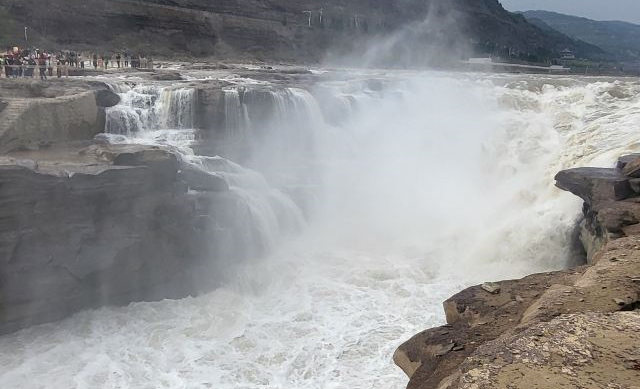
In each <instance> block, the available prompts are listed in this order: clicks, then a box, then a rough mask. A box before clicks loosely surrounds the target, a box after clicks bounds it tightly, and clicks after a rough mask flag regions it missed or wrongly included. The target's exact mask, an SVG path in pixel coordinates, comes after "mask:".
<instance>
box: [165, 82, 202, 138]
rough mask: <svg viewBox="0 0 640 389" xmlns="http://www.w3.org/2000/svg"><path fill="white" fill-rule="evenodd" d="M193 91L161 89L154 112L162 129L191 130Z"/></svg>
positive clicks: (193, 102)
mask: <svg viewBox="0 0 640 389" xmlns="http://www.w3.org/2000/svg"><path fill="white" fill-rule="evenodd" d="M195 95H196V94H195V89H193V88H180V89H163V90H162V92H161V94H160V100H159V101H158V107H157V108H156V112H157V114H158V124H159V125H160V126H161V127H163V128H176V129H185V128H193V125H194V117H195V107H196V106H195V101H196V99H195Z"/></svg>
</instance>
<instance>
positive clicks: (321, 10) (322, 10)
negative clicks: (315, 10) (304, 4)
mask: <svg viewBox="0 0 640 389" xmlns="http://www.w3.org/2000/svg"><path fill="white" fill-rule="evenodd" d="M319 12H320V25H321V26H322V12H324V9H323V8H320V11H319Z"/></svg>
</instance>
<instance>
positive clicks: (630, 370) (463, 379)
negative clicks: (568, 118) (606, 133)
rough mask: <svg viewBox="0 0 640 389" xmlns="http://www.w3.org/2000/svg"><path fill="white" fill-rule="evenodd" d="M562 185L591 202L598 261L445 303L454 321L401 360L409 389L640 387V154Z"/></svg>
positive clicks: (589, 227) (472, 291) (589, 232)
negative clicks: (407, 378)
mask: <svg viewBox="0 0 640 389" xmlns="http://www.w3.org/2000/svg"><path fill="white" fill-rule="evenodd" d="M556 181H557V186H558V187H559V188H561V189H564V190H567V191H570V192H572V193H573V194H575V195H577V196H579V197H581V198H582V199H583V200H584V207H583V215H584V218H583V220H582V222H581V224H580V229H581V233H580V239H581V241H582V243H583V245H584V247H585V250H586V252H587V256H588V264H586V265H584V266H580V267H577V268H575V269H571V270H566V271H559V272H552V273H544V274H535V275H531V276H529V277H526V278H523V279H521V280H511V281H502V282H497V283H485V284H483V285H479V286H474V287H471V288H469V289H467V290H464V291H462V292H460V293H458V294H457V295H455V296H453V297H451V298H450V299H449V300H447V301H445V302H444V310H445V313H446V318H447V325H445V326H442V327H438V328H433V329H429V330H426V331H424V332H421V333H420V334H418V335H416V336H414V337H413V338H411V339H410V340H409V341H407V342H406V343H404V344H403V345H401V346H400V347H399V348H398V349H397V351H396V353H395V355H394V361H395V363H396V364H397V365H398V366H399V367H400V368H401V369H402V370H403V371H404V372H405V373H406V374H407V376H408V377H409V378H410V381H409V384H408V388H409V389H432V388H433V389H436V388H437V389H454V388H456V389H458V388H459V389H461V388H465V389H500V388H504V389H507V388H508V389H515V388H522V389H543V388H544V389H556V388H561V387H566V388H625V389H631V388H638V387H639V386H638V385H639V383H640V332H638V331H639V330H640V310H638V309H639V308H640V224H639V223H640V155H628V156H624V157H621V158H620V159H619V161H618V164H617V166H616V168H614V169H600V168H578V169H570V170H565V171H562V172H560V173H558V175H557V176H556Z"/></svg>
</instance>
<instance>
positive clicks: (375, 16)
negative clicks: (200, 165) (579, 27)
mask: <svg viewBox="0 0 640 389" xmlns="http://www.w3.org/2000/svg"><path fill="white" fill-rule="evenodd" d="M305 11H311V12H310V13H309V12H305ZM0 17H1V18H2V20H3V23H2V26H0V33H1V34H0V44H2V45H4V46H5V47H6V46H8V45H12V44H23V43H24V36H23V35H24V31H23V26H28V27H29V32H30V42H29V43H30V45H35V46H39V47H52V48H57V49H65V48H67V49H82V50H123V49H129V50H132V51H145V52H147V53H151V54H154V55H160V56H164V57H167V56H174V57H183V56H192V57H210V58H211V57H215V58H234V59H263V60H278V59H282V60H294V61H318V60H320V59H322V58H324V57H325V55H326V53H327V52H333V53H335V54H337V55H341V54H342V53H353V52H358V51H359V50H361V49H362V48H363V47H365V46H367V45H368V44H370V43H371V42H376V43H377V42H379V41H380V40H381V39H383V38H382V37H388V36H391V35H393V34H396V38H397V41H396V42H393V44H394V48H396V47H400V48H401V50H400V51H401V52H402V53H404V54H407V53H411V54H415V53H420V52H426V50H425V47H432V48H433V47H436V48H438V49H439V50H438V51H437V53H438V55H442V54H443V52H444V51H445V50H444V48H451V47H456V48H458V50H457V51H456V55H458V56H459V55H479V54H486V53H489V54H495V53H496V52H498V53H500V52H504V51H507V52H509V51H510V50H513V51H517V52H519V53H523V54H524V55H532V56H535V57H537V58H552V57H553V56H554V55H555V54H554V53H557V52H558V51H560V50H562V49H564V48H566V47H570V48H572V49H574V50H576V51H577V52H579V53H583V54H584V55H585V56H589V55H592V54H594V53H596V52H597V51H598V49H597V48H594V47H592V46H589V45H584V44H582V43H580V42H576V41H574V40H572V39H570V38H568V37H566V36H564V35H562V34H551V33H549V32H546V31H543V30H541V29H540V28H538V27H536V26H533V25H532V24H530V23H528V22H527V21H526V20H525V19H524V18H523V17H522V16H519V15H515V14H512V13H509V12H507V11H505V10H504V9H503V8H502V6H501V5H500V3H499V2H498V1H497V0H326V1H324V2H323V3H322V6H320V5H318V2H317V1H316V0H296V1H293V0H216V1H210V0H55V1H52V2H49V3H48V4H47V7H43V6H42V2H41V0H3V1H2V5H0ZM3 29H4V31H3ZM398 31H404V32H407V31H408V32H409V33H406V34H400V35H397V32H398ZM432 56H433V55H432ZM394 57H395V58H397V57H398V56H397V55H394ZM413 60H415V59H414V58H413V57H411V58H410V59H409V61H413Z"/></svg>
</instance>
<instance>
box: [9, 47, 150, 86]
mask: <svg viewBox="0 0 640 389" xmlns="http://www.w3.org/2000/svg"><path fill="white" fill-rule="evenodd" d="M74 68H75V69H85V68H93V69H94V70H98V69H101V70H107V69H121V68H140V69H153V60H152V59H151V57H145V56H143V55H137V54H134V55H130V54H129V53H128V52H126V51H125V52H117V53H109V54H98V53H91V54H89V55H86V54H85V53H81V52H75V51H66V52H56V53H53V52H48V51H45V50H40V49H21V48H19V47H10V48H7V50H6V51H5V52H4V54H0V69H2V70H3V71H2V72H0V73H1V74H0V77H2V76H4V77H5V78H36V77H39V78H40V79H41V80H46V79H47V78H48V77H53V76H54V74H55V76H56V77H58V78H60V77H68V76H69V71H70V70H71V69H74Z"/></svg>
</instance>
